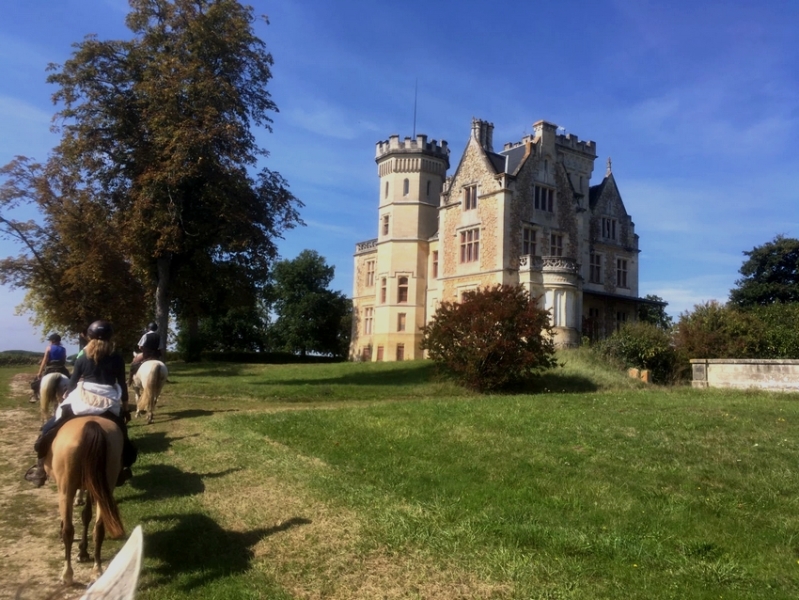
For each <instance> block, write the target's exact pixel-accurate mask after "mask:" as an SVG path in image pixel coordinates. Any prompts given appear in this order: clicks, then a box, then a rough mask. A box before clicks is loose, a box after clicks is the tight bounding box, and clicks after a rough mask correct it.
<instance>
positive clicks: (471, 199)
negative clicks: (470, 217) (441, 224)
mask: <svg viewBox="0 0 799 600" xmlns="http://www.w3.org/2000/svg"><path fill="white" fill-rule="evenodd" d="M476 208H477V184H476V183H471V184H469V185H464V186H463V210H464V211H467V210H475V209H476Z"/></svg>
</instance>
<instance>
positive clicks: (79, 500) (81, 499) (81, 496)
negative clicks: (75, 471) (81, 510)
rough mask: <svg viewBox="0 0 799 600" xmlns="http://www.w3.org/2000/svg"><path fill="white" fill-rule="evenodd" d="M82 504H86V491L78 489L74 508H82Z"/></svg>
mask: <svg viewBox="0 0 799 600" xmlns="http://www.w3.org/2000/svg"><path fill="white" fill-rule="evenodd" d="M84 504H86V490H84V489H83V488H79V489H78V493H77V494H75V506H83V505H84Z"/></svg>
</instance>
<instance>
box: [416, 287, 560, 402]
mask: <svg viewBox="0 0 799 600" xmlns="http://www.w3.org/2000/svg"><path fill="white" fill-rule="evenodd" d="M423 334H424V335H423V339H422V348H424V349H425V350H427V351H428V353H429V356H430V358H431V359H432V360H433V361H434V362H435V363H436V365H437V367H438V368H439V369H442V370H444V371H447V372H449V373H451V374H452V375H454V376H455V377H456V378H457V379H458V380H460V381H461V383H463V384H464V385H465V386H466V387H469V388H471V389H474V390H478V391H491V390H499V389H503V388H507V387H509V386H512V385H517V384H519V383H521V382H523V381H524V380H525V379H527V378H528V377H530V376H531V375H532V374H534V373H536V372H537V371H540V370H543V369H547V368H551V367H553V366H555V365H556V364H557V361H556V360H555V348H554V343H553V341H552V335H551V328H550V325H549V314H548V313H547V312H546V311H544V310H541V309H540V308H538V307H537V306H536V303H535V300H534V299H531V298H530V297H529V294H528V293H527V292H525V291H524V290H523V289H522V288H519V287H514V286H500V285H497V286H494V287H492V288H484V289H480V290H477V291H474V292H466V293H465V294H464V295H463V300H462V302H460V303H457V302H442V303H441V305H440V306H439V308H438V310H437V311H436V314H435V315H434V316H433V319H432V321H431V322H430V324H429V325H427V326H426V327H424V329H423Z"/></svg>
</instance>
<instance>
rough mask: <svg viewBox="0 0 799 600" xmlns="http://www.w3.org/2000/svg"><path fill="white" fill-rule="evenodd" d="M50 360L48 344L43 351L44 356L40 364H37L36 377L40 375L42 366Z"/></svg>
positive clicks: (42, 370)
mask: <svg viewBox="0 0 799 600" xmlns="http://www.w3.org/2000/svg"><path fill="white" fill-rule="evenodd" d="M48 362H50V346H47V348H46V349H45V351H44V356H43V357H42V364H40V365H39V372H38V373H37V374H36V377H41V376H42V373H44V368H45V367H46V366H47V363H48Z"/></svg>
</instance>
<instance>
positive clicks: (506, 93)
mask: <svg viewBox="0 0 799 600" xmlns="http://www.w3.org/2000/svg"><path fill="white" fill-rule="evenodd" d="M7 4H8V5H7V6H5V7H4V10H3V19H2V20H0V164H5V163H7V162H8V161H10V160H11V158H12V157H13V156H15V155H19V154H21V155H25V156H29V157H33V158H36V159H37V160H45V159H46V158H47V155H48V152H49V150H50V148H52V146H54V145H55V143H56V138H55V137H54V136H53V134H51V133H50V132H49V123H50V118H51V116H52V115H53V113H54V112H55V110H56V107H54V106H53V105H52V103H51V101H50V96H51V94H52V93H53V92H54V91H55V90H54V88H53V87H52V86H49V85H48V84H46V83H45V78H46V72H45V67H46V65H47V64H48V63H51V62H52V63H63V62H64V61H65V60H66V59H67V58H68V57H69V55H70V53H71V50H72V49H71V44H72V43H73V42H77V41H80V40H81V39H82V38H83V37H84V36H85V35H87V34H96V35H97V36H98V37H100V38H102V39H123V38H128V37H130V32H129V31H128V30H127V29H126V28H125V25H124V17H125V14H126V13H127V12H128V5H127V2H126V1H125V0H36V1H35V2H12V3H7ZM251 4H253V5H254V7H255V12H256V13H257V14H266V15H268V16H269V20H270V22H271V24H270V25H269V26H266V25H262V24H259V25H258V26H257V32H258V34H259V35H260V36H261V38H262V39H264V40H265V41H266V43H267V46H268V48H269V50H270V51H271V52H272V55H273V57H274V60H275V65H274V70H273V74H274V79H273V81H272V85H271V88H270V90H271V93H272V95H273V98H274V100H275V102H276V103H277V105H278V107H279V109H280V112H279V113H277V114H275V115H274V131H273V132H272V133H267V132H262V133H259V134H258V139H259V142H260V143H261V144H262V145H263V146H264V147H266V148H267V149H268V150H269V151H270V153H271V156H270V157H269V158H268V159H267V160H266V163H265V164H266V165H267V166H269V168H271V169H274V170H277V171H279V172H280V173H281V174H282V175H283V176H284V177H286V178H287V180H288V181H289V184H290V185H291V189H292V191H293V192H294V193H295V194H296V195H297V196H298V197H299V198H300V199H301V200H302V201H303V202H304V203H305V208H304V209H303V211H302V217H303V219H304V220H305V222H306V223H307V226H306V227H302V228H299V229H297V230H294V231H290V232H288V233H287V234H286V236H285V239H284V240H283V241H282V242H281V243H280V250H281V254H282V256H283V257H284V258H294V257H295V256H296V255H297V254H298V253H299V252H300V251H302V250H303V249H305V248H310V249H313V250H316V251H318V252H319V253H320V254H322V255H323V256H324V257H325V258H326V260H327V261H328V263H329V264H332V265H334V266H335V268H336V278H335V280H334V282H333V287H334V288H336V289H339V290H341V291H343V292H345V293H347V294H350V293H351V290H352V253H353V251H354V244H355V243H356V242H358V241H363V240H367V239H371V238H373V237H375V236H376V232H377V197H378V196H377V195H378V179H377V170H376V166H375V163H374V150H375V143H376V142H378V141H380V140H385V139H388V137H389V136H390V135H392V134H399V135H400V136H401V137H404V136H410V135H412V133H413V131H414V97H415V92H414V89H415V87H416V86H418V94H417V102H416V123H415V131H416V133H425V134H427V135H428V136H429V137H430V138H434V139H437V140H442V139H443V140H446V141H447V142H448V143H449V146H450V148H451V149H452V155H451V158H452V162H453V163H455V164H456V163H457V160H458V159H459V158H460V154H461V152H462V151H463V148H464V147H465V145H466V140H467V137H468V134H469V131H470V124H471V119H472V117H478V118H481V119H485V120H488V121H491V122H493V123H494V125H495V129H494V143H495V146H497V147H501V145H502V144H503V143H505V142H510V141H518V140H519V139H521V137H522V136H523V135H525V134H527V133H530V132H531V129H532V124H533V123H534V122H535V121H538V120H540V119H546V120H548V121H551V122H554V123H556V124H557V125H559V126H562V127H564V128H565V129H566V131H567V132H569V133H573V134H575V135H577V136H578V137H579V138H580V139H584V140H585V139H590V140H594V141H596V143H597V154H598V158H597V161H596V164H595V170H594V178H593V179H592V184H595V183H598V182H599V180H600V178H601V177H602V175H603V174H604V171H605V162H606V159H607V157H608V156H610V157H612V160H613V172H614V174H615V176H616V180H617V182H618V184H619V188H620V191H621V194H622V197H623V199H624V203H625V205H626V207H627V211H628V212H629V213H630V214H631V215H632V218H633V221H634V222H635V225H636V232H637V233H638V234H639V236H640V248H641V255H640V286H639V292H640V294H641V295H642V296H643V295H646V294H657V295H658V296H661V297H662V298H664V299H665V300H666V301H668V302H669V306H668V308H667V311H668V312H669V313H670V314H672V315H673V316H675V317H676V316H678V315H679V314H680V313H681V312H684V311H686V310H690V309H691V308H692V307H693V306H694V305H695V304H697V303H700V302H704V301H707V300H711V299H716V300H719V301H725V300H726V299H727V295H728V292H729V290H730V288H731V287H733V286H734V284H735V280H736V279H737V278H738V276H739V275H738V269H739V268H740V266H741V264H742V262H743V260H744V259H745V257H744V256H743V254H742V253H743V251H745V250H751V249H752V248H753V247H755V246H758V245H761V244H763V243H766V242H768V241H770V240H772V239H773V238H774V237H775V236H776V235H777V234H783V235H786V236H789V237H799V202H797V200H798V199H799V198H798V196H797V189H798V186H797V183H799V152H797V149H796V145H797V143H799V44H798V43H797V37H796V36H797V33H796V32H797V31H799V2H795V1H794V0H784V1H781V0H763V1H760V2H755V1H749V0H747V1H741V0H725V1H721V0H718V1H713V0H705V1H702V0H699V1H697V0H693V1H685V0H670V1H669V2H654V1H647V0H571V1H567V2H564V1H562V0H539V1H534V0H509V1H507V2H504V3H496V2H487V1H478V0H459V1H446V0H439V1H437V2H429V1H428V2H421V1H418V0H406V1H404V2H390V3H389V2H375V1H374V0H370V1H361V0H347V1H342V2H330V1H329V0H303V1H299V0H297V1H294V0H280V1H276V2H264V1H262V0H256V1H255V2H252V3H251ZM455 164H453V169H454V166H455ZM18 252H19V248H18V247H17V246H15V245H11V244H9V243H7V242H2V241H0V255H2V256H8V255H13V254H17V253H18ZM2 292H3V293H2V295H0V330H1V331H2V332H3V335H2V336H0V350H7V349H30V350H38V349H41V348H42V347H43V346H44V343H43V342H42V339H43V334H44V333H45V332H42V331H38V330H36V329H34V328H33V327H32V326H31V325H30V323H29V322H28V316H16V315H15V307H16V306H17V305H18V304H19V303H20V301H21V300H22V292H19V291H13V292H12V291H10V290H8V289H4V290H2Z"/></svg>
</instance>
